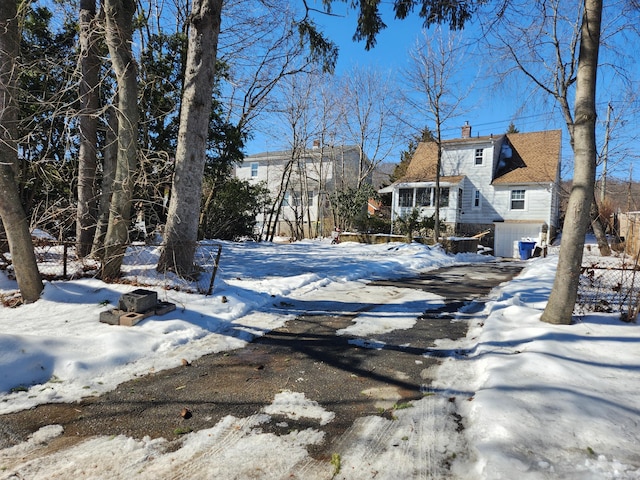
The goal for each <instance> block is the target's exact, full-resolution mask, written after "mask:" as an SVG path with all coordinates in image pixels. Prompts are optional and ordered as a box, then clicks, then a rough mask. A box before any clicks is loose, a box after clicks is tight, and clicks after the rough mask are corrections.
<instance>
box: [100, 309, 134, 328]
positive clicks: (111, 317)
mask: <svg viewBox="0 0 640 480" xmlns="http://www.w3.org/2000/svg"><path fill="white" fill-rule="evenodd" d="M125 313H127V312H124V311H122V310H118V309H117V308H112V309H111V310H107V311H106V312H100V321H101V322H102V323H108V324H109V325H120V317H121V316H122V315H124V314H125Z"/></svg>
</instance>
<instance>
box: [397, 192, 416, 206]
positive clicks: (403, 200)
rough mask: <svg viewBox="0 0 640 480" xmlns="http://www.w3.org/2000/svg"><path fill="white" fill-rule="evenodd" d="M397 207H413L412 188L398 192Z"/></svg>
mask: <svg viewBox="0 0 640 480" xmlns="http://www.w3.org/2000/svg"><path fill="white" fill-rule="evenodd" d="M398 206H399V207H413V188H401V189H400V190H399V191H398Z"/></svg>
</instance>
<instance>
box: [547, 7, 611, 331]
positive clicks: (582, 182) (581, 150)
mask: <svg viewBox="0 0 640 480" xmlns="http://www.w3.org/2000/svg"><path fill="white" fill-rule="evenodd" d="M601 20H602V0H585V9H584V15H583V19H582V26H581V31H580V54H579V57H578V75H577V81H576V97H575V105H576V107H575V120H574V128H573V134H574V174H573V186H572V188H571V195H570V196H569V203H568V205H567V214H566V217H565V220H564V225H563V229H562V243H561V245H560V255H559V259H558V268H557V271H556V277H555V280H554V282H553V288H552V290H551V295H550V296H549V302H548V303H547V307H546V308H545V310H544V312H543V314H542V318H541V319H542V321H544V322H548V323H555V324H564V325H569V324H570V323H571V319H572V315H573V308H574V306H575V303H576V299H577V296H578V282H579V279H580V269H581V266H582V255H583V252H584V237H585V234H586V232H587V227H588V225H589V222H590V221H591V204H592V203H593V200H594V187H595V179H596V175H595V174H596V154H597V152H596V103H595V101H596V77H597V71H598V51H599V48H600V24H601Z"/></svg>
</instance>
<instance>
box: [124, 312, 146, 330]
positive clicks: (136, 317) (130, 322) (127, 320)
mask: <svg viewBox="0 0 640 480" xmlns="http://www.w3.org/2000/svg"><path fill="white" fill-rule="evenodd" d="M148 316H149V315H145V314H144V313H136V312H129V313H125V314H124V315H122V316H121V317H120V325H124V326H125V327H133V326H134V325H135V324H136V323H139V322H141V321H142V320H144V319H145V318H147V317H148Z"/></svg>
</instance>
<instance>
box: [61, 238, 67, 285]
mask: <svg viewBox="0 0 640 480" xmlns="http://www.w3.org/2000/svg"><path fill="white" fill-rule="evenodd" d="M62 245H63V248H62V278H64V279H66V278H67V259H68V255H67V248H69V244H68V243H67V242H64V243H63V244H62Z"/></svg>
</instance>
